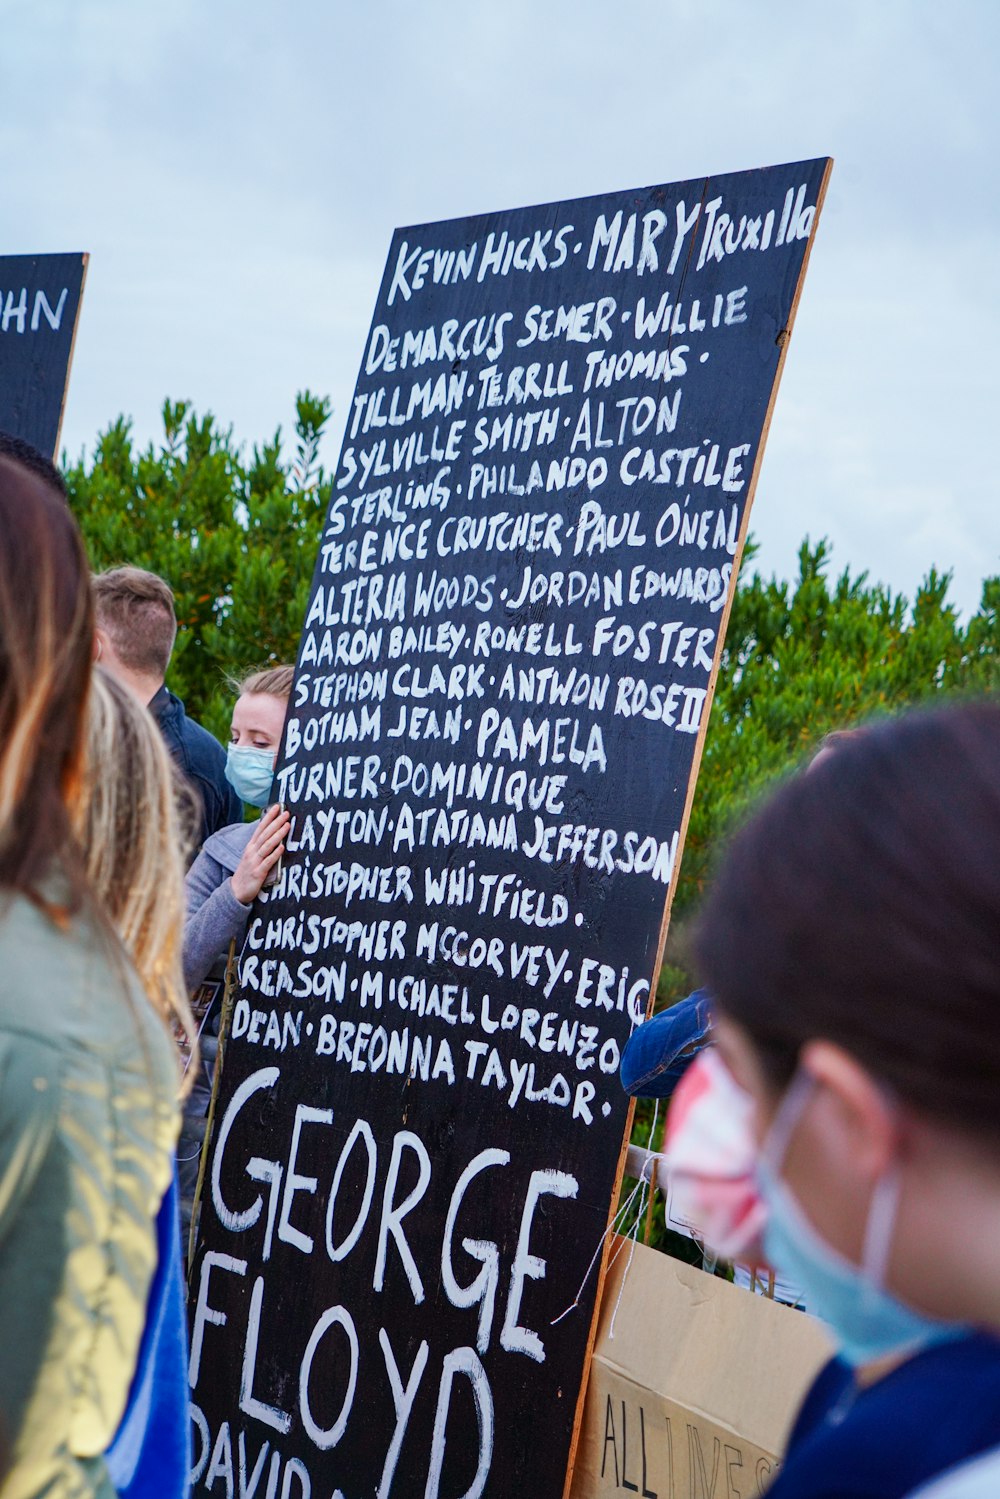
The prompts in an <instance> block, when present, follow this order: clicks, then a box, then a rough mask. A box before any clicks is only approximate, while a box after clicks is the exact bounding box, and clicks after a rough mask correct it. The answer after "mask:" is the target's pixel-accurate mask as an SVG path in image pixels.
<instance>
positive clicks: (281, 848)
mask: <svg viewBox="0 0 1000 1499" xmlns="http://www.w3.org/2000/svg"><path fill="white" fill-rule="evenodd" d="M284 852H285V845H284V844H283V843H279V844H278V847H277V848H276V849H275V850H274V851H273V853H270V854H268V856H267V858H266V859H262V860H261V863H262V864H263V866H264V873H265V874H266V873H267V872H268V870H271V869H273V868H274V866H275V864H277V862H278V860H279V859H280V858H281V856H282V854H283V853H284Z"/></svg>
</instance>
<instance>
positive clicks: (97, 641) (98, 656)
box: [93, 625, 107, 666]
mask: <svg viewBox="0 0 1000 1499" xmlns="http://www.w3.org/2000/svg"><path fill="white" fill-rule="evenodd" d="M106 649H107V636H106V635H105V633H104V631H103V630H102V629H101V627H100V626H99V625H95V626H94V649H93V661H94V665H95V666H96V665H97V663H98V661H101V660H102V659H103V657H104V654H105V651H106Z"/></svg>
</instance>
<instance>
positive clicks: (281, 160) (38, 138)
mask: <svg viewBox="0 0 1000 1499" xmlns="http://www.w3.org/2000/svg"><path fill="white" fill-rule="evenodd" d="M0 14H2V47H0V129H2V132H3V134H2V173H3V192H2V196H0V251H2V252H3V253H31V252H39V251H57V250H89V251H90V252H91V256H92V259H91V263H90V271H89V276H88V282H87V287H86V292H85V296H84V303H83V311H82V315H81V322H80V330H79V337H78V341H77V349H76V358H75V362H74V368H73V375H72V381H71V385H70V392H69V400H68V405H67V412H66V420H65V425H64V428H63V443H64V445H65V446H66V447H67V448H68V449H69V451H70V453H71V454H72V455H73V456H76V455H77V454H78V453H79V452H80V450H81V449H82V448H84V447H86V448H87V449H88V451H89V450H91V449H92V447H93V442H94V438H95V435H96V434H97V432H98V431H99V430H100V429H101V428H102V427H104V426H106V425H107V424H108V422H109V421H111V420H112V419H113V418H114V417H115V416H116V415H117V414H118V413H119V412H126V413H128V414H129V415H130V416H131V418H132V420H133V425H134V431H135V433H136V435H137V437H138V438H140V439H141V440H142V441H143V442H146V441H148V440H149V439H150V438H152V437H156V436H158V434H159V433H160V430H161V429H160V421H159V411H160V407H161V405H162V402H163V399H164V397H165V396H170V397H171V398H174V399H177V398H187V399H190V400H191V401H193V402H194V403H195V405H196V407H197V408H198V409H200V410H202V411H204V410H206V409H210V410H211V411H213V412H214V413H215V414H216V415H217V416H218V417H219V418H220V419H221V420H222V421H223V422H224V423H226V424H232V426H233V429H234V432H235V435H236V437H237V438H238V439H239V440H241V441H244V442H246V443H247V444H249V443H251V442H253V441H255V440H261V439H263V438H265V437H268V436H270V435H271V434H273V431H274V429H275V427H276V426H277V425H278V423H281V424H282V426H283V427H284V429H285V430H286V432H287V431H288V430H289V429H290V426H291V420H292V416H293V401H294V396H295V392H296V390H298V389H300V388H302V387H305V386H308V387H310V388H311V389H312V390H314V391H316V392H319V393H325V394H329V395H330V396H331V397H332V399H333V402H334V406H335V420H334V422H333V423H332V424H331V437H330V441H329V443H328V444H327V448H326V451H325V455H324V456H325V459H326V462H327V463H328V465H329V466H332V465H333V463H334V461H335V458H336V454H337V451H338V449H339V443H340V436H341V430H342V424H343V420H344V417H345V414H346V411H347V408H348V405H349V403H350V397H351V393H352V390H353V386H354V380H355V375H356V372H357V367H358V363H359V359H360V356H361V352H362V348H363V345H364V340H365V334H366V332H367V328H368V324H369V321H370V317H371V312H372V308H373V304H374V300H375V295H376V292H377V288H378V284H379V279H380V276H381V271H382V266H383V263H384V260H385V256H386V252H387V250H388V245H389V239H390V236H391V233H392V229H393V227H394V226H396V225H399V224H408V223H414V222H422V221H427V220H431V219H438V218H448V217H453V216H459V215H462V214H466V213H473V212H479V211H484V210H490V209H498V208H508V207H515V206H517V205H520V204H526V203H535V202H543V201H547V200H550V199H559V198H567V197H572V196H576V195H580V194H587V193H598V192H603V191H607V190H613V189H621V188H630V187H638V186H642V185H647V184H651V183H660V182H664V183H666V182H672V181H679V180H683V179H685V178H690V177H696V176H700V175H704V174H707V173H714V172H725V171H736V170H739V169H742V168H751V167H759V166H765V165H770V164H773V163H778V162H782V161H792V160H797V159H801V158H805V157H814V156H823V155H832V156H833V157H834V158H835V166H834V171H833V177H832V179H831V184H830V191H829V193H828V196H827V200H826V207H825V209H824V212H823V217H822V220H821V223H820V226H819V230H818V234H817V241H816V246H815V250H814V253H813V256H812V260H811V263H810V267H809V272H808V276H807V278H806V283H805V288H804V291H803V296H802V301H801V304H800V308H799V314H798V320H797V323H796V327H795V334H794V337H793V340H792V344H791V348H790V351H789V356H788V361H787V364H786V368H785V374H784V378H783V381H782V387H781V391H780V394H779V397H778V402H777V406H776V409H775V414H774V420H773V423H772V426H771V433H770V438H769V440H768V445H767V450H766V453H765V457H764V464H763V469H762V473H761V479H760V484H759V486H758V490H757V498H756V502H755V507H754V514H753V518H752V529H753V530H754V532H755V534H756V536H757V538H758V540H759V541H760V543H761V548H762V549H761V557H760V562H761V565H762V566H763V567H764V568H765V569H766V570H768V571H771V570H776V571H777V572H778V573H779V574H782V575H788V574H789V573H790V571H791V570H792V568H793V567H794V560H795V552H796V550H797V548H798V545H799V543H800V541H801V540H802V538H803V537H804V536H805V535H806V534H807V533H808V534H809V535H811V536H812V537H814V538H815V537H818V536H821V535H826V536H828V537H829V538H830V539H831V541H832V542H833V544H834V547H835V561H836V562H837V563H838V564H839V565H841V566H843V565H846V564H850V566H851V567H852V569H860V568H868V569H869V570H870V572H871V573H872V574H873V575H874V576H875V577H878V578H880V579H882V580H884V581H886V582H888V583H891V584H892V585H893V586H895V587H897V588H902V589H903V590H904V591H905V592H907V593H908V594H909V595H911V596H912V593H913V590H914V588H915V587H916V585H917V583H918V581H919V580H920V578H921V577H922V576H923V574H924V573H925V572H926V570H927V569H928V568H929V567H930V566H931V565H937V566H938V567H940V568H951V569H953V570H954V574H955V584H954V589H953V597H954V598H955V599H956V600H957V602H958V603H960V604H961V605H962V606H963V608H965V609H969V608H972V607H975V605H976V603H977V601H978V597H979V590H980V583H981V579H982V578H983V577H984V576H985V575H986V574H988V573H989V572H991V571H992V572H997V571H1000V504H998V494H997V490H998V486H997V463H996V458H995V456H994V450H995V446H996V444H995V440H994V433H995V431H996V428H997V424H998V411H1000V374H998V368H1000V357H998V352H997V351H998V348H1000V291H998V285H997V283H998V277H997V263H998V255H997V251H998V243H997V242H998V237H1000V235H998V219H1000V203H998V192H997V183H998V178H1000V173H998V147H1000V123H998V122H1000V111H998V108H997V104H996V87H997V81H996V80H997V74H998V65H1000V46H998V41H1000V5H997V4H996V3H994V0H978V3H974V0H949V4H948V5H946V6H945V5H942V4H940V3H939V0H935V3H924V0H909V3H906V0H856V3H851V0H817V3H814V4H803V3H802V0H793V3H786V0H757V3H749V0H658V3H653V0H646V3H643V0H602V3H595V0H483V3H479V0H410V3H405V0H351V3H348V0H284V3H283V4H280V5H279V4H278V3H277V0H272V3H267V4H264V3H254V0H210V3H208V4H206V3H204V0H169V3H167V0H4V4H3V6H2V8H0Z"/></svg>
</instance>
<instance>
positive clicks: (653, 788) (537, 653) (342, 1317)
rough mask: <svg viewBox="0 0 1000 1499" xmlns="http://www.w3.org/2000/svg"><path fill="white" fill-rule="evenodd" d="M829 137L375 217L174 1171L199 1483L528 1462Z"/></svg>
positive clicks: (573, 1344) (221, 1489)
mask: <svg viewBox="0 0 1000 1499" xmlns="http://www.w3.org/2000/svg"><path fill="white" fill-rule="evenodd" d="M828 169H829V164H828V163H827V162H825V161H814V162H804V163H799V164H796V165H792V166H786V167H777V168H773V169H770V170H767V171H760V172H751V173H741V174H737V175H732V176H726V177H719V178H713V179H708V180H700V181H696V182H688V183H682V184H676V185H672V186H666V187H657V188H652V189H646V190H643V191H639V192H634V193H620V194H613V195H609V196H607V197H601V198H592V199H584V200H579V201H573V202H568V203H557V204H549V205H545V206H543V207H538V208H529V209H523V210H519V211H516V212H512V213H503V214H494V215H487V216H484V217H481V218H474V219H463V220H459V221H455V222H450V223H441V224H431V225H425V226H422V227H419V228H416V229H408V230H402V231H399V232H398V233H397V234H396V236H395V238H394V240H393V244H392V248H391V251H390V255H389V261H388V265H387V268H386V272H385V276H384V279H383V283H382V289H381V292H380V295H379V300H378V305H377V308H376V312H375V317H374V322H373V325H372V330H371V334H370V336H369V339H368V342H367V345H366V347H365V352H364V358H363V362H362V368H361V374H360V377H359V380H358V385H357V391H356V394H355V397H354V402H353V406H352V409H351V412H350V414H349V418H348V422H347V432H346V437H345V441H344V448H343V452H342V454H341V459H340V465H339V469H338V473H337V478H336V481H335V485H334V491H333V499H332V503H331V505H330V510H329V514H328V517H327V521H326V528H325V531H324V534H323V538H322V541H321V546H320V556H319V560H318V564H317V568H316V574H315V579H314V583H313V589H312V595H311V599H310V603H309V607H308V612H307V618H306V622H305V630H304V633H303V637H302V643H301V648H300V654H299V661H298V671H297V676H296V684H295V688H294V692H293V698H292V706H291V709H290V714H289V721H288V724H287V726H286V732H285V740H284V745H283V751H282V759H281V764H280V769H279V774H278V777H277V788H278V789H277V791H276V794H277V795H280V796H281V798H282V799H283V800H284V801H285V802H287V804H288V806H289V808H290V809H291V811H292V813H293V819H294V825H293V835H292V837H291V840H290V847H289V853H288V856H287V859H286V861H285V869H284V872H283V874H282V876H281V879H280V881H279V882H278V884H277V885H276V887H275V888H274V890H273V891H272V893H271V894H270V896H269V898H267V899H266V900H265V901H262V902H261V903H260V904H259V905H258V906H257V908H256V909H255V911H254V913H253V916H252V919H251V922H250V926H249V931H248V937H247V943H246V947H245V949H244V952H243V955H242V960H241V991H240V994H239V997H238V999H237V1002H236V1004H235V1007H234V1011H233V1023H232V1033H231V1040H230V1044H229V1046H228V1050H227V1052H226V1063H225V1067H224V1069H223V1074H222V1084H221V1092H220V1097H219V1100H218V1110H217V1115H216V1118H217V1127H216V1130H215V1137H214V1141H213V1150H212V1157H211V1161H210V1165H209V1169H208V1172H207V1175H206V1189H205V1200H204V1207H203V1217H202V1231H201V1241H200V1245H199V1252H198V1255H197V1257H196V1263H195V1268H194V1274H193V1278H192V1292H191V1296H192V1352H191V1383H192V1396H193V1405H192V1409H193V1420H194V1442H195V1458H196V1463H195V1477H196V1490H197V1492H199V1493H210V1494H219V1493H225V1494H227V1495H230V1496H231V1495H232V1494H234V1493H236V1494H239V1495H242V1494H250V1493H256V1494H259V1495H261V1496H263V1495H267V1496H268V1499H273V1496H275V1495H279V1496H289V1495H295V1496H298V1495H306V1494H313V1495H322V1496H323V1499H328V1496H332V1495H336V1494H339V1495H341V1496H342V1499H374V1496H376V1495H378V1496H379V1499H387V1496H389V1495H392V1496H400V1499H402V1496H420V1499H459V1496H466V1499H470V1496H478V1495H481V1494H488V1495H492V1496H497V1499H509V1496H517V1495H525V1496H526V1495H531V1496H532V1499H550V1496H551V1499H555V1496H558V1495H559V1494H561V1493H562V1490H563V1484H564V1479H565V1474H566V1467H567V1461H568V1458H569V1455H570V1452H571V1447H572V1439H573V1431H574V1420H575V1415H576V1412H577V1408H578V1396H579V1393H580V1389H581V1382H582V1379H583V1375H584V1370H585V1367H586V1360H587V1351H588V1346H589V1338H590V1332H591V1323H592V1312H593V1305H594V1297H595V1293H596V1283H597V1279H598V1273H599V1264H600V1259H599V1255H598V1257H597V1259H598V1265H597V1267H596V1268H594V1269H593V1271H592V1273H591V1275H590V1277H589V1279H588V1278H587V1272H588V1267H589V1266H590V1265H591V1263H592V1261H593V1260H594V1258H595V1253H596V1251H598V1249H599V1246H600V1244H601V1239H602V1235H603V1234H604V1231H605V1226H606V1223H607V1220H608V1214H609V1205H610V1203H611V1201H612V1197H613V1193H614V1189H615V1184H616V1180H617V1175H618V1168H619V1160H620V1155H621V1151H622V1144H623V1134H624V1130H625V1126H626V1123H627V1118H628V1108H627V1103H626V1100H625V1098H624V1096H623V1094H622V1092H621V1088H620V1085H619V1082H618V1063H619V1058H620V1054H621V1049H622V1047H623V1045H624V1043H625V1041H626V1040H627V1038H628V1035H629V1033H630V1031H631V1029H632V1028H633V1026H634V1025H635V1024H636V1023H637V1022H638V1021H640V1020H641V1019H642V1017H643V1015H644V1014H645V1011H646V1008H647V1003H648V1000H649V995H650V986H651V983H652V980H653V977H654V972H655V968H656V963H657V960H658V953H659V948H660V943H661V934H662V932H663V930H664V928H665V912H666V909H667V904H668V899H669V895H670V892H671V890H672V888H673V885H674V882H675V880H676V875H677V869H678V859H679V856H680V848H681V842H682V839H683V832H684V828H685V826H686V820H687V810H688V805H689V800H690V794H691V790H692V787H693V779H694V774H695V770H696V765H697V759H698V756H699V754H700V749H701V742H702V737H703V733H704V728H705V723H706V718H707V714H708V706H709V702H710V696H711V689H712V684H713V681H714V672H715V670H716V667H717V663H718V660H719V653H720V650H721V645H722V632H723V629H724V625H725V620H726V618H727V613H728V605H729V601H730V598H731V594H732V590H733V587H734V580H735V573H736V569H737V567H738V563H739V555H740V548H741V545H742V541H743V536H744V532H745V526H746V521H747V509H748V504H749V500H750V494H751V491H752V486H753V481H754V477H755V474H756V469H757V464H758V459H759V456H760V451H761V445H762V441H763V435H764V432H765V430H766V425H767V420H768V416H769V412H770V405H771V401H772V399H773V394H774V389H775V384H776V379H777V375H778V372H779V369H780V365H781V361H782V358H783V355H784V350H785V346H786V343H787V335H788V333H789V330H790V326H791V319H792V315H793V312H794V308H795V304H796V299H797V296H798V291H799V287H800V284H801V278H802V274H803V270H804V266H805V259H806V255H807V252H808V249H809V245H810V242H811V236H812V233H813V229H814V226H815V220H816V215H817V213H818V211H819V207H820V203H821V199H822V194H823V190H824V186H825V181H826V175H827V172H828ZM581 1287H582V1288H583V1289H582V1290H581ZM574 1303H575V1305H574ZM568 1308H572V1309H571V1310H568V1311H567V1309H568ZM563 1313H566V1315H562V1314H563ZM664 1335H665V1336H667V1335H668V1333H667V1331H666V1330H665V1332H664Z"/></svg>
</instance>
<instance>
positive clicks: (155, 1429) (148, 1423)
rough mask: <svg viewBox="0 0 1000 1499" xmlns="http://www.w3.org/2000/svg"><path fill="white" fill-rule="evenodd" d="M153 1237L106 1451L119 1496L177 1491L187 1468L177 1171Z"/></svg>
mask: <svg viewBox="0 0 1000 1499" xmlns="http://www.w3.org/2000/svg"><path fill="white" fill-rule="evenodd" d="M156 1239H157V1248H158V1251H159V1261H158V1264H157V1268H156V1274H155V1276H154V1277H153V1284H152V1286H151V1287H150V1292H149V1302H148V1304H147V1308H146V1325H145V1327H144V1328H143V1333H142V1342H141V1344H140V1345H139V1362H138V1364H137V1365H136V1370H135V1374H134V1375H133V1378H132V1388H131V1389H130V1390H129V1396H128V1405H127V1406H126V1407H125V1414H124V1416H123V1417H122V1421H121V1425H120V1426H119V1428H118V1431H117V1432H116V1433H115V1439H114V1441H113V1442H112V1444H111V1446H110V1447H109V1448H108V1451H107V1453H106V1455H105V1462H106V1463H107V1468H108V1475H109V1477H110V1479H111V1482H112V1483H113V1484H114V1486H115V1491H116V1492H117V1494H118V1495H119V1499H182V1496H183V1495H186V1494H187V1492H188V1474H189V1473H190V1471H191V1423H190V1421H189V1419H188V1382H187V1355H188V1345H187V1323H186V1320H185V1316H184V1287H183V1282H182V1279H181V1253H180V1232H179V1228H178V1222H177V1179H176V1176H175V1177H174V1179H173V1180H172V1181H171V1183H170V1186H169V1187H168V1188H167V1191H166V1193H165V1194H164V1197H163V1201H162V1202H161V1204H160V1211H159V1213H158V1214H157V1218H156Z"/></svg>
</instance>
